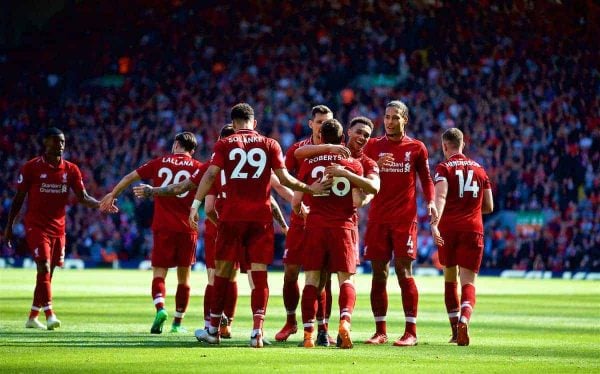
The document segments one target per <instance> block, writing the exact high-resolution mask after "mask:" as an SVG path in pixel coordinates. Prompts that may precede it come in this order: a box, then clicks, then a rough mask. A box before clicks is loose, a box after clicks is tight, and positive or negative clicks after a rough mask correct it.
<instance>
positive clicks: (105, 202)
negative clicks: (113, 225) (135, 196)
mask: <svg viewBox="0 0 600 374" xmlns="http://www.w3.org/2000/svg"><path fill="white" fill-rule="evenodd" d="M116 201H117V199H115V197H114V194H113V193H112V192H109V193H107V194H106V196H104V197H103V198H102V200H100V206H99V207H98V208H99V209H100V211H101V212H104V213H117V212H118V211H119V208H118V207H117V205H116V204H115V203H116Z"/></svg>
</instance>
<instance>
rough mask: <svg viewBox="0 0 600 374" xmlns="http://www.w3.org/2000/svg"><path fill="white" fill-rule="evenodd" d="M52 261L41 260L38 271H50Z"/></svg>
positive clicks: (42, 272)
mask: <svg viewBox="0 0 600 374" xmlns="http://www.w3.org/2000/svg"><path fill="white" fill-rule="evenodd" d="M50 270H51V269H50V261H39V262H38V263H37V272H38V273H39V274H47V273H50Z"/></svg>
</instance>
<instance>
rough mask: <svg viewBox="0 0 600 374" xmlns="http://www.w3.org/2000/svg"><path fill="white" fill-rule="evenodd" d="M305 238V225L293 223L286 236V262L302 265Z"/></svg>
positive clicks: (284, 258)
mask: <svg viewBox="0 0 600 374" xmlns="http://www.w3.org/2000/svg"><path fill="white" fill-rule="evenodd" d="M303 240H304V226H303V225H298V224H293V223H292V225H291V226H290V229H289V230H288V233H287V236H286V238H285V251H284V252H283V263H284V264H289V265H302V248H303V247H304V246H303V244H304V243H303Z"/></svg>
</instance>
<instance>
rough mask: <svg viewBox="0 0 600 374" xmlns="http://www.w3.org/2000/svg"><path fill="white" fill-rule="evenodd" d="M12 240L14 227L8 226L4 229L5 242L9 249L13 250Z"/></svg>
mask: <svg viewBox="0 0 600 374" xmlns="http://www.w3.org/2000/svg"><path fill="white" fill-rule="evenodd" d="M12 239H13V230H12V225H6V228H5V229H4V241H5V242H6V245H7V246H8V248H12Z"/></svg>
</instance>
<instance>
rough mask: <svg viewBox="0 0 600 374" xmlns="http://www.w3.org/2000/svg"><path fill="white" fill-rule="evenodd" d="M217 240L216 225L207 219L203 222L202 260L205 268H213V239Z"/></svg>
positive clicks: (214, 252)
mask: <svg viewBox="0 0 600 374" xmlns="http://www.w3.org/2000/svg"><path fill="white" fill-rule="evenodd" d="M216 240H217V226H215V224H214V223H212V222H211V221H209V220H206V221H205V222H204V261H205V263H206V268H207V269H215V268H216V265H215V254H216V252H217V251H216V249H215V241H216Z"/></svg>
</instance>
